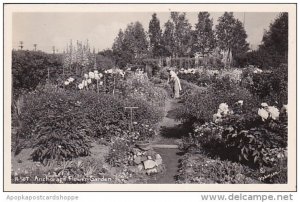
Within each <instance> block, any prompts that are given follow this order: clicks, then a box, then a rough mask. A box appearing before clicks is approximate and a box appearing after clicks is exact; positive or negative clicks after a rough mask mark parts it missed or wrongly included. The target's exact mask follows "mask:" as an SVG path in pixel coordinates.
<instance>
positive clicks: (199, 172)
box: [177, 153, 259, 184]
mask: <svg viewBox="0 0 300 202" xmlns="http://www.w3.org/2000/svg"><path fill="white" fill-rule="evenodd" d="M177 183H188V184H193V183H197V184H216V183H217V184H253V183H259V181H257V180H254V179H252V178H249V177H248V176H246V175H245V169H244V167H243V166H242V165H241V164H239V163H234V162H231V161H221V160H220V159H211V158H208V157H207V156H205V155H203V154H192V153H187V154H185V155H184V156H183V160H182V161H181V162H180V168H179V174H178V175H177Z"/></svg>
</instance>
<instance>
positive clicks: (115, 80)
mask: <svg viewBox="0 0 300 202" xmlns="http://www.w3.org/2000/svg"><path fill="white" fill-rule="evenodd" d="M115 89H116V75H115V74H114V88H113V96H115Z"/></svg>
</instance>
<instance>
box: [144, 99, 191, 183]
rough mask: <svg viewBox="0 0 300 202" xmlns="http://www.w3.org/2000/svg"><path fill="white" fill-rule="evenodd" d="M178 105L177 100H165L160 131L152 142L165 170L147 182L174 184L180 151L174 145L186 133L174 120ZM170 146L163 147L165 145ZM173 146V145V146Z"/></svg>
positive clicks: (178, 122)
mask: <svg viewBox="0 0 300 202" xmlns="http://www.w3.org/2000/svg"><path fill="white" fill-rule="evenodd" d="M178 107H180V103H179V102H178V100H167V102H166V106H165V112H166V113H165V116H164V118H163V119H162V121H161V122H160V133H159V135H158V137H157V139H156V141H155V142H154V143H153V144H154V150H155V151H156V152H158V153H159V154H160V155H161V157H162V159H163V163H164V165H165V167H166V171H165V172H163V173H161V174H158V175H155V176H153V178H152V179H151V180H150V181H149V182H148V183H153V184H154V183H155V184H156V183H157V184H174V183H175V176H176V174H177V171H178V165H179V160H180V158H181V152H180V150H179V149H178V148H176V146H178V144H179V143H180V138H181V137H182V136H183V135H185V134H186V133H187V131H186V130H185V128H184V127H182V124H181V122H180V121H177V120H175V112H176V110H177V109H178ZM166 146H167V147H171V148H165V147H166ZM174 146H175V147H174Z"/></svg>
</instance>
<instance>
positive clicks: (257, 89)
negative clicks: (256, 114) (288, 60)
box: [243, 64, 288, 106]
mask: <svg viewBox="0 0 300 202" xmlns="http://www.w3.org/2000/svg"><path fill="white" fill-rule="evenodd" d="M243 80H246V81H248V82H245V84H244V85H245V86H246V87H247V88H248V89H249V90H250V92H251V93H252V94H254V95H257V96H258V97H259V98H260V99H261V100H264V101H265V102H268V103H269V104H277V105H280V106H282V105H283V104H286V103H287V96H288V94H287V92H288V86H287V85H288V66H287V65H284V64H282V65H280V66H277V67H275V68H272V69H271V71H270V70H269V71H263V72H261V73H253V70H252V69H251V68H248V69H246V70H245V73H244V75H243Z"/></svg>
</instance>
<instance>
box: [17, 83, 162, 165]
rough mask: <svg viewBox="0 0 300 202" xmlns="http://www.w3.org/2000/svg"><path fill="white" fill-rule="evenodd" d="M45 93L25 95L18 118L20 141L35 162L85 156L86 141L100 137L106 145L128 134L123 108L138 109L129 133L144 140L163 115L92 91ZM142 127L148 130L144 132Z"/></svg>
mask: <svg viewBox="0 0 300 202" xmlns="http://www.w3.org/2000/svg"><path fill="white" fill-rule="evenodd" d="M47 90H49V91H43V90H42V91H35V92H32V93H29V94H28V95H26V96H25V98H24V100H25V103H24V110H23V112H22V114H21V116H20V121H21V123H22V127H21V128H20V131H21V132H22V134H21V135H20V138H23V139H25V140H27V142H29V146H31V147H33V148H35V151H34V153H33V157H34V159H35V160H39V161H44V160H45V161H47V160H48V159H58V160H61V159H59V158H66V159H69V158H74V157H77V156H81V155H88V154H89V143H88V137H92V138H100V137H104V138H105V139H107V140H108V141H109V140H110V139H111V137H113V136H117V135H122V133H119V131H122V130H124V131H125V130H128V128H129V125H130V124H129V123H130V111H128V110H125V108H124V107H126V106H135V107H138V108H137V109H136V110H134V113H133V121H134V122H137V123H138V124H136V125H135V127H134V128H133V129H134V130H135V131H136V132H139V133H138V135H140V136H143V137H141V138H144V139H147V138H151V137H153V135H154V133H155V124H156V123H158V122H159V120H160V119H161V118H162V115H163V112H162V111H160V110H159V109H158V108H156V107H153V106H152V105H149V103H148V102H147V101H144V100H140V99H134V98H126V99H125V98H124V97H117V96H112V95H109V94H98V93H95V92H93V91H80V92H74V91H65V90H61V89H60V90H58V91H57V90H55V89H52V90H50V89H47ZM143 124H144V125H148V127H149V128H148V129H145V127H144V126H143ZM150 129H151V130H150ZM138 138H139V137H138Z"/></svg>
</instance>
